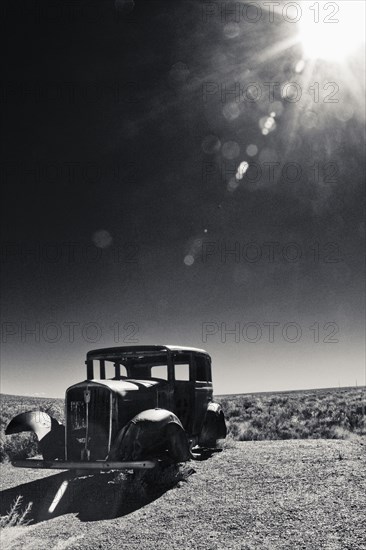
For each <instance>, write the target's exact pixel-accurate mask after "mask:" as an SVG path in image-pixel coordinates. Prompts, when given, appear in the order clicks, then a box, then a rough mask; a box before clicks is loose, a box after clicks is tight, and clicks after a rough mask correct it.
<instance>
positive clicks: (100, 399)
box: [66, 385, 111, 460]
mask: <svg viewBox="0 0 366 550" xmlns="http://www.w3.org/2000/svg"><path fill="white" fill-rule="evenodd" d="M86 389H87V386H86V385H85V387H78V388H72V389H71V390H69V391H68V393H67V443H66V444H67V457H68V459H69V460H81V459H82V458H83V455H82V453H83V452H84V449H85V447H87V450H88V451H89V453H88V454H89V458H90V460H104V459H105V458H106V457H107V455H108V452H109V442H110V426H111V422H110V415H111V392H110V390H109V389H107V388H98V387H93V386H89V387H88V389H89V391H90V401H89V403H88V404H87V403H85V398H84V391H85V390H86ZM87 409H88V411H87ZM87 433H88V441H86V438H87ZM86 443H87V445H85V444H86ZM84 459H86V457H85V456H84Z"/></svg>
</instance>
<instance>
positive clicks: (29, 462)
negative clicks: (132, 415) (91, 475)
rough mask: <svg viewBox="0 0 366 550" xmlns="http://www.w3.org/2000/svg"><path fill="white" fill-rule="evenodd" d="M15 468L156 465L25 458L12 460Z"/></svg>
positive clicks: (149, 466)
mask: <svg viewBox="0 0 366 550" xmlns="http://www.w3.org/2000/svg"><path fill="white" fill-rule="evenodd" d="M12 465H13V466H15V467H16V468H45V469H50V470H151V469H152V468H155V466H156V465H157V461H155V460H135V461H132V462H107V461H104V460H100V461H97V462H70V461H63V460H37V459H34V458H26V459H25V460H14V461H13V462H12Z"/></svg>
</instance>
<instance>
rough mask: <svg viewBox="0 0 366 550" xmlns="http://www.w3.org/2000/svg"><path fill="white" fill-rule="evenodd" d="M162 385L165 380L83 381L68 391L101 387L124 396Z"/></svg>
mask: <svg viewBox="0 0 366 550" xmlns="http://www.w3.org/2000/svg"><path fill="white" fill-rule="evenodd" d="M164 383H166V381H165V380H135V379H132V378H127V379H124V380H84V381H83V382H79V383H78V384H74V385H73V386H70V387H69V388H68V390H71V389H73V388H75V389H76V388H86V387H87V386H88V387H89V388H90V387H93V386H94V387H100V386H103V387H107V388H109V389H110V390H112V391H113V392H115V393H118V394H120V395H126V394H127V393H130V392H135V391H149V390H150V389H153V388H154V387H157V386H161V385H163V384H164ZM68 390H67V391H68Z"/></svg>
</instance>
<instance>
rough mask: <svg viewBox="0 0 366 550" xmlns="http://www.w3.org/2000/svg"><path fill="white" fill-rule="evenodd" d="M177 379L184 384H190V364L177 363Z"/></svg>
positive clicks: (175, 367) (175, 369)
mask: <svg viewBox="0 0 366 550" xmlns="http://www.w3.org/2000/svg"><path fill="white" fill-rule="evenodd" d="M174 372H175V379H176V380H178V381H182V382H189V380H190V378H189V363H178V364H177V363H176V364H175V366H174Z"/></svg>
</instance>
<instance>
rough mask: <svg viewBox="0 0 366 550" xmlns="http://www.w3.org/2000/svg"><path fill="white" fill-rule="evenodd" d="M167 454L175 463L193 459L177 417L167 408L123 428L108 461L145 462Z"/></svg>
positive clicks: (143, 414)
mask: <svg viewBox="0 0 366 550" xmlns="http://www.w3.org/2000/svg"><path fill="white" fill-rule="evenodd" d="M165 451H168V453H169V456H170V457H171V458H172V459H173V460H174V461H175V462H183V461H186V460H189V458H190V457H191V455H190V450H189V443H188V439H187V436H186V433H185V431H184V428H183V426H182V424H181V422H180V421H179V419H178V417H177V416H176V415H175V414H174V413H172V412H171V411H167V410H165V409H148V410H146V411H143V412H141V413H139V414H138V415H136V416H135V417H134V418H133V419H132V420H131V421H130V422H129V423H128V424H127V425H126V426H125V427H124V428H122V430H121V431H120V432H119V434H118V436H117V438H116V440H115V443H114V445H113V446H112V449H111V452H110V454H109V457H108V460H145V459H147V458H148V457H157V456H158V455H159V454H162V453H164V452H165Z"/></svg>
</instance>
